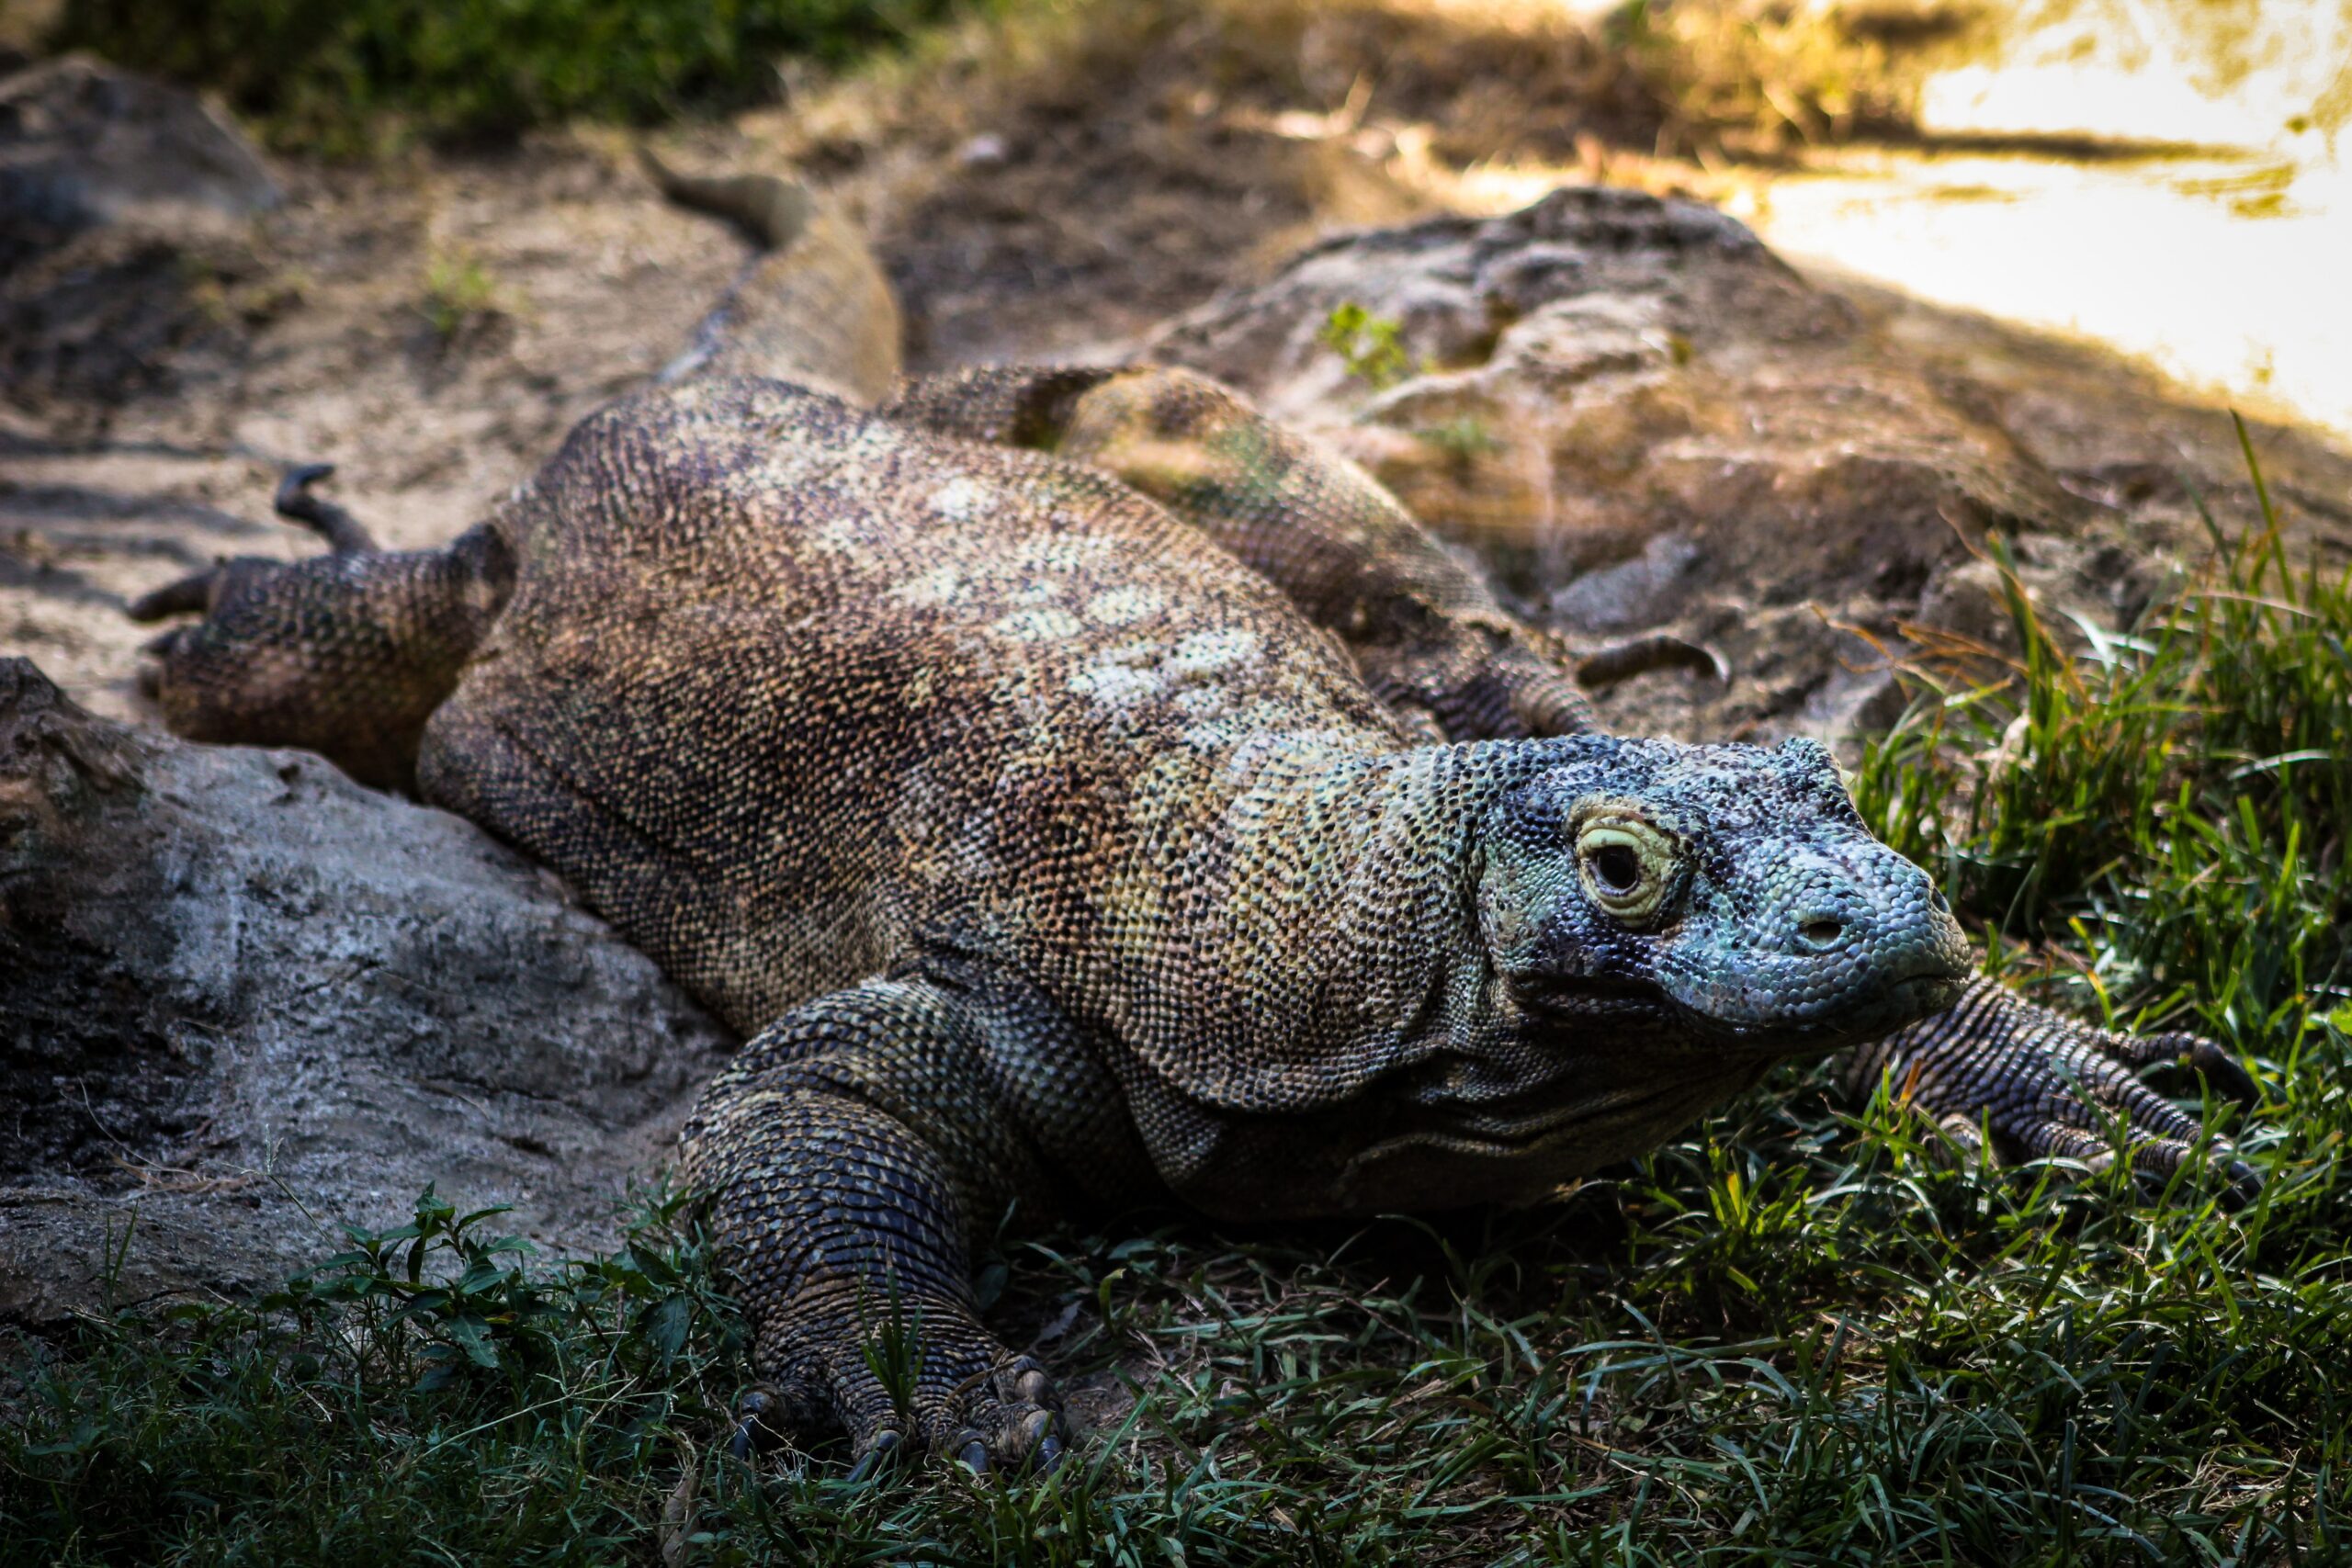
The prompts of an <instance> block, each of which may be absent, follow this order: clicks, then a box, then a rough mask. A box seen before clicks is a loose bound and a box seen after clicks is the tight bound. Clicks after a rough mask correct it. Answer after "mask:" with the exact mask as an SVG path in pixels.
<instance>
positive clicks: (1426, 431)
mask: <svg viewBox="0 0 2352 1568" xmlns="http://www.w3.org/2000/svg"><path fill="white" fill-rule="evenodd" d="M1413 434H1415V435H1417V436H1419V438H1420V439H1421V441H1422V442H1423V443H1424V444H1426V445H1428V446H1434V447H1435V448H1437V450H1439V451H1441V452H1442V453H1444V454H1445V455H1446V456H1447V457H1452V458H1453V460H1454V461H1455V462H1456V463H1458V464H1462V465H1464V466H1465V467H1466V466H1467V465H1468V464H1470V463H1472V462H1475V461H1476V460H1477V459H1478V458H1480V457H1492V456H1493V455H1494V454H1495V453H1498V452H1500V451H1502V450H1503V449H1504V447H1505V446H1506V443H1505V442H1504V441H1503V439H1502V437H1501V436H1499V435H1497V434H1495V431H1494V427H1493V426H1492V425H1490V424H1488V423H1487V422H1486V421H1485V420H1483V419H1481V418H1479V417H1478V416H1477V415H1476V414H1475V413H1461V414H1456V415H1454V416H1453V418H1452V419H1447V420H1441V421H1439V422H1438V423H1435V424H1430V425H1424V426H1422V427H1421V428H1420V429H1419V430H1417V431H1415V432H1413Z"/></svg>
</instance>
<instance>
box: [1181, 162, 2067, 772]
mask: <svg viewBox="0 0 2352 1568" xmlns="http://www.w3.org/2000/svg"><path fill="white" fill-rule="evenodd" d="M1349 303H1352V304H1355V305H1359V306H1361V307H1363V309H1364V310H1367V311H1369V312H1370V313H1371V314H1372V315H1373V316H1374V317H1378V318H1386V319H1388V320H1390V321H1395V322H1397V327H1398V338H1399V342H1400V343H1401V344H1402V346H1403V347H1404V348H1405V349H1406V350H1407V351H1408V355H1409V356H1410V358H1411V360H1412V362H1413V363H1414V365H1415V366H1416V373H1415V374H1412V375H1410V376H1409V377H1408V378H1405V379H1403V380H1402V381H1400V382H1398V383H1397V384H1395V385H1392V386H1386V387H1382V388H1377V389H1375V388H1373V387H1370V386H1367V385H1366V384H1365V383H1364V380H1363V378H1361V377H1356V376H1351V374H1350V371H1349V368H1348V367H1347V365H1346V364H1345V363H1343V361H1342V360H1341V358H1340V355H1337V354H1335V353H1334V352H1332V350H1331V349H1330V348H1329V347H1328V346H1326V345H1325V344H1323V343H1322V342H1321V341H1320V334H1321V333H1322V329H1323V326H1324V323H1325V321H1327V319H1328V318H1329V315H1330V313H1331V311H1332V310H1334V309H1335V308H1337V307H1339V306H1340V305H1342V304H1349ZM1144 352H1145V353H1147V354H1148V355H1152V356H1153V357H1156V358H1159V359H1163V360H1169V361H1172V362H1174V363H1178V364H1183V365H1189V366H1192V367H1195V368H1198V369H1201V370H1204V371H1206V372H1207V373H1209V374H1211V375H1215V376H1219V377H1223V378H1227V379H1228V380H1231V381H1234V382H1236V383H1238V384H1239V385H1241V386H1242V387H1244V388H1245V389H1248V390H1250V392H1252V393H1253V394H1255V395H1256V396H1257V397H1258V398H1259V399H1260V400H1261V402H1263V403H1264V404H1265V405H1266V406H1267V407H1268V408H1269V409H1270V410H1271V411H1272V412H1274V413H1275V414H1276V415H1277V416H1278V417H1281V418H1283V419H1286V420H1289V421H1291V422H1294V423H1299V424H1302V425H1305V426H1306V427H1308V428H1311V429H1315V430H1317V431H1318V432H1319V433H1320V434H1323V435H1325V436H1326V437H1327V438H1329V440H1331V441H1332V442H1333V443H1334V444H1335V445H1337V446H1340V449H1342V450H1343V451H1346V452H1348V453H1350V454H1351V456H1353V457H1356V458H1357V459H1358V460H1359V461H1361V462H1363V464H1364V465H1365V466H1366V467H1367V468H1370V469H1372V470H1373V472H1374V473H1375V474H1376V475H1378V476H1379V477H1380V478H1381V479H1383V480H1384V481H1385V482H1386V483H1387V484H1388V485H1389V486H1390V487H1391V488H1392V489H1394V490H1395V491H1397V493H1398V494H1399V495H1400V496H1401V497H1402V498H1403V499H1404V501H1405V502H1406V504H1407V505H1408V506H1409V507H1411V508H1412V509H1413V511H1414V512H1415V513H1417V514H1419V516H1420V517H1421V518H1423V519H1424V520H1425V521H1427V522H1428V523H1430V525H1433V526H1434V527H1436V528H1438V529H1439V530H1440V531H1441V532H1442V533H1444V534H1446V535H1447V536H1450V537H1452V538H1453V539H1455V540H1457V541H1459V542H1461V543H1464V544H1466V545H1468V546H1470V547H1472V548H1474V549H1475V550H1476V552H1477V553H1478V554H1479V555H1480V556H1481V557H1482V558H1484V559H1485V560H1486V561H1487V563H1488V564H1489V566H1490V567H1491V568H1492V569H1493V570H1494V572H1495V574H1496V575H1497V577H1498V584H1499V586H1501V587H1502V588H1503V589H1504V590H1505V591H1506V592H1507V593H1508V594H1512V595H1515V596H1516V597H1517V598H1518V600H1519V601H1520V603H1521V604H1523V605H1525V606H1527V607H1528V608H1529V609H1530V610H1531V611H1532V612H1533V613H1536V614H1539V615H1541V614H1544V613H1547V612H1548V613H1549V614H1550V615H1552V617H1553V618H1554V620H1555V622H1556V623H1557V624H1558V625H1559V626H1560V629H1562V630H1563V631H1564V632H1565V633H1566V634H1567V635H1569V636H1570V637H1572V638H1577V637H1599V636H1602V635H1604V634H1605V635H1606V636H1608V637H1618V636H1623V635H1625V634H1628V633H1644V632H1649V631H1671V632H1674V633H1677V634H1678V635H1682V636H1686V637H1694V638H1699V639H1705V638H1708V637H1714V636H1716V635H1717V628H1720V627H1722V626H1725V625H1732V626H1767V625H1770V626H1786V627H1788V628H1789V629H1790V633H1791V635H1792V636H1794V637H1799V638H1800V640H1799V641H1798V642H1796V643H1793V644H1792V645H1791V647H1790V648H1789V649H1787V650H1786V651H1787V652H1789V653H1790V654H1792V656H1794V667H1793V668H1781V669H1780V670H1779V672H1778V673H1777V674H1776V675H1775V677H1774V679H1773V681H1772V682H1770V685H1769V686H1765V685H1760V684H1758V682H1753V681H1751V682H1745V683H1740V682H1736V683H1735V685H1734V686H1733V687H1732V688H1730V689H1728V690H1726V689H1723V688H1713V689H1702V688H1701V687H1699V686H1696V685H1693V684H1692V682H1691V680H1690V678H1689V677H1688V676H1679V677H1674V678H1672V679H1671V680H1668V679H1665V678H1657V679H1653V678H1645V679H1643V680H1641V681H1637V682H1629V683H1628V684H1627V686H1626V687H1625V688H1624V690H1623V692H1621V693H1618V694H1612V695H1611V697H1609V698H1608V699H1605V700H1604V701H1603V705H1602V711H1603V716H1604V718H1606V719H1607V720H1609V721H1610V722H1611V724H1612V725H1615V726H1617V727H1620V728H1646V729H1659V730H1665V731H1668V732H1671V733H1679V734H1685V735H1690V736H1692V737H1694V738H1698V737H1702V738H1707V739H1721V738H1724V737H1726V736H1730V735H1735V734H1742V733H1752V732H1754V731H1755V729H1756V727H1758V725H1763V726H1765V727H1766V728H1803V729H1806V730H1809V731H1812V732H1815V733H1819V732H1821V731H1822V730H1823V728H1825V726H1826V727H1827V728H1832V729H1835V728H1837V727H1838V725H1840V724H1843V723H1845V722H1847V721H1849V720H1854V721H1857V722H1859V721H1860V719H1862V718H1863V717H1865V716H1879V715H1884V714H1887V713H1888V712H1890V710H1891V708H1899V705H1895V704H1892V702H1891V699H1890V698H1889V697H1888V696H1887V694H1886V692H1885V689H1884V688H1885V681H1884V678H1883V676H1884V672H1883V669H1882V670H1881V671H1879V672H1878V674H1877V676H1875V677H1874V678H1873V681H1872V682H1871V689H1870V690H1869V692H1868V693H1867V694H1863V693H1860V692H1858V691H1855V690H1852V689H1851V688H1852V687H1853V684H1854V683H1853V682H1851V681H1849V680H1848V679H1846V677H1847V675H1848V674H1849V671H1846V670H1844V669H1843V667H1842V666H1841V665H1840V664H1839V663H1838V653H1837V650H1838V649H1839V648H1840V647H1846V646H1850V645H1851V642H1852V639H1851V638H1850V637H1849V638H1846V639H1844V641H1843V642H1841V641H1840V639H1838V638H1826V637H1815V636H1812V635H1811V634H1809V633H1804V632H1803V631H1802V629H1801V628H1802V626H1803V624H1804V623H1805V622H1810V621H1814V620H1816V619H1817V617H1815V616H1813V615H1812V614H1811V613H1810V612H1809V611H1806V612H1805V614H1804V615H1803V616H1802V617H1792V616H1784V615H1776V614H1774V612H1778V611H1781V610H1791V611H1802V610H1804V607H1805V606H1806V605H1808V604H1814V603H1820V604H1829V605H1837V606H1841V612H1840V613H1841V614H1842V613H1843V608H1842V607H1851V606H1854V605H1857V604H1860V605H1861V606H1862V607H1863V609H1864V610H1865V612H1866V614H1865V615H1864V616H1863V618H1864V620H1866V621H1867V622H1869V623H1870V629H1871V632H1872V634H1873V635H1880V634H1883V635H1886V636H1889V637H1892V636H1893V635H1894V629H1895V623H1896V622H1897V621H1899V620H1901V619H1905V618H1909V617H1912V616H1914V615H1916V613H1917V609H1918V606H1919V604H1920V602H1921V599H1922V596H1923V594H1925V593H1927V592H1928V589H1929V587H1930V585H1931V584H1933V583H1935V582H1937V581H1939V579H1940V577H1941V576H1942V575H1943V574H1946V573H1949V572H1951V571H1953V570H1957V569H1958V568H1959V567H1961V566H1962V565H1964V564H1965V563H1967V562H1968V561H1969V560H1970V559H1971V551H1972V549H1973V547H1975V546H1976V545H1977V544H1978V543H1979V542H1980V541H1981V540H1982V538H1983V536H1985V533H1986V532H1987V531H1988V530H1991V529H1996V528H1997V529H2001V530H2004V531H2007V532H2013V533H2014V532H2018V531H2021V530H2036V529H2039V530H2048V531H2053V532H2058V533H2066V532H2071V531H2075V530H2078V529H2079V528H2080V527H2081V526H2083V525H2084V522H2085V520H2086V516H2087V515H2088V514H2089V513H2093V512H2095V511H2097V510H2098V508H2096V507H2095V506H2094V505H2092V504H2091V503H2089V502H2086V501H2084V500H2082V499H2080V498H2078V497H2076V496H2074V495H2072V494H2069V493H2068V492H2067V491H2065V490H2064V488H2062V487H2061V486H2060V485H2059V484H2058V483H2057V481H2056V480H2055V479H2053V478H2052V476H2051V475H2050V474H2049V473H2048V472H2047V471H2046V470H2045V469H2043V468H2041V465H2040V464H2038V463H2036V462H2035V461H2034V460H2033V459H2032V458H2031V457H2029V456H2027V455H2026V454H2025V453H2024V452H2023V451H2021V450H2020V449H2019V447H2018V444H2017V443H2016V442H2014V441H2012V440H2011V439H2010V437H2009V436H2008V434H2007V432H2005V431H2004V430H2002V429H2001V428H2000V427H1998V426H1997V425H1995V424H1993V423H1987V422H1985V420H1983V419H1981V418H1979V417H1976V416H1974V415H1973V414H1971V413H1970V412H1966V411H1965V410H1963V409H1962V407H1960V406H1958V405H1956V404H1955V403H1954V402H1953V401H1951V400H1949V399H1948V398H1947V397H1946V396H1945V395H1944V394H1943V392H1941V391H1940V390H1939V387H1938V385H1937V383H1936V382H1935V381H1933V380H1932V379H1931V378H1930V377H1929V376H1928V374H1927V373H1926V372H1925V371H1924V370H1923V369H1922V368H1921V367H1919V366H1918V365H1917V363H1916V362H1915V361H1914V360H1913V359H1912V358H1911V357H1909V356H1907V355H1905V353H1904V352H1903V351H1902V350H1901V349H1900V348H1898V347H1896V346H1895V345H1893V344H1888V343H1886V342H1884V341H1882V340H1881V338H1880V337H1879V336H1878V335H1877V334H1876V333H1874V332H1873V331H1872V330H1871V328H1869V327H1868V326H1867V324H1866V323H1865V322H1864V321H1863V319H1862V318H1861V316H1860V313H1859V312H1858V311H1857V310H1854V309H1853V308H1851V307H1850V306H1849V305H1848V304H1847V303H1846V302H1845V301H1844V300H1843V299H1840V298H1839V297H1838V296H1836V295H1833V294H1830V293H1827V292H1825V291H1824V290H1822V289H1819V288H1815V287H1814V286H1813V285H1811V284H1809V283H1807V282H1806V281H1805V280H1804V278H1802V277H1801V276H1798V275H1797V274H1796V273H1795V272H1794V271H1793V270H1792V269H1791V268H1790V267H1788V266H1787V265H1784V264H1782V263H1781V261H1780V260H1779V258H1777V257H1776V256H1774V255H1773V254H1771V252H1770V251H1769V250H1767V249H1766V248H1765V247H1764V245H1763V244H1762V243H1759V242H1758V240H1757V239H1756V237H1755V236H1754V235H1753V234H1752V233H1750V232H1749V231H1747V229H1746V228H1744V227H1742V226H1741V225H1740V224H1739V223H1738V222H1736V221H1735V220H1732V219H1731V218H1729V217H1726V216H1724V214H1723V213H1720V212H1717V211H1715V210H1714V209H1711V208H1707V207H1702V206H1700V205H1697V204H1695V203H1691V202H1686V201H1678V200H1665V199H1660V198H1658V197H1651V196H1647V195H1644V194H1641V193H1639V192H1634V191H1627V190H1615V189H1607V188H1597V187H1570V188H1566V189H1562V190H1559V191H1555V192H1554V193H1553V194H1552V195H1550V196H1548V197H1544V199H1543V200H1542V201H1540V202H1538V203H1536V204H1535V205H1534V206H1532V207H1530V208H1528V209H1524V210H1522V211H1520V212H1516V213H1512V214H1510V215H1509V216H1507V217H1501V218H1493V219H1473V218H1441V219H1434V220H1429V221H1426V222H1421V223H1416V224H1413V225H1410V226H1408V227H1405V228H1401V229H1394V230H1387V231H1378V232H1370V233H1362V234H1355V235H1349V236H1342V237H1340V238H1336V239H1333V240H1330V241H1328V242H1326V243H1322V244H1319V245H1317V246H1315V247H1314V248H1312V249H1310V250H1308V251H1306V253H1305V254H1302V255H1300V256H1299V257H1298V258H1297V259H1295V261H1293V262H1292V263H1291V264H1290V265H1287V266H1286V267H1284V268H1283V270H1282V271H1281V272H1280V273H1279V274H1278V275H1277V276H1275V277H1273V278H1272V280H1271V281H1270V282H1268V283H1266V284H1264V285H1262V286H1261V287H1258V288H1250V289H1244V290H1238V291H1234V292H1230V293H1227V294H1226V295H1223V296H1220V297H1219V298H1217V299H1213V300H1211V301H1210V302H1209V303H1208V304H1206V305H1204V306H1203V307H1202V308H1200V309H1199V310H1194V311H1193V312H1192V313H1190V314H1189V315H1186V316H1183V317H1182V318H1179V319H1178V320H1177V321H1174V322H1172V323H1170V325H1169V326H1168V327H1166V328H1164V329H1162V330H1161V331H1160V332H1159V333H1157V334H1156V335H1155V336H1154V337H1153V338H1152V339H1151V340H1150V341H1149V342H1148V344H1147V345H1146V346H1145V348H1144ZM1758 651H1759V652H1762V653H1765V654H1772V655H1776V654H1777V653H1778V652H1779V651H1781V650H1779V649H1769V648H1768V649H1758ZM1774 662H1775V664H1776V665H1779V664H1781V663H1783V662H1784V661H1781V660H1778V659H1777V658H1775V660H1774ZM1878 662H1879V663H1880V664H1881V665H1882V666H1883V662H1884V661H1883V660H1879V661H1878ZM1735 667H1736V668H1737V666H1736V664H1735ZM1830 684H1835V685H1836V686H1837V687H1838V695H1837V697H1836V698H1835V699H1834V700H1825V701H1816V700H1815V698H1816V697H1819V696H1820V694H1821V693H1822V692H1823V690H1824V688H1825V686H1826V685H1830ZM1670 693H1671V694H1679V695H1675V696H1673V697H1671V698H1670V699H1669V700H1665V701H1663V702H1661V700H1660V699H1661V698H1664V697H1667V695H1668V694H1670Z"/></svg>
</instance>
